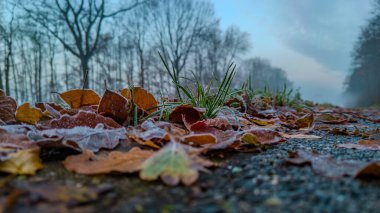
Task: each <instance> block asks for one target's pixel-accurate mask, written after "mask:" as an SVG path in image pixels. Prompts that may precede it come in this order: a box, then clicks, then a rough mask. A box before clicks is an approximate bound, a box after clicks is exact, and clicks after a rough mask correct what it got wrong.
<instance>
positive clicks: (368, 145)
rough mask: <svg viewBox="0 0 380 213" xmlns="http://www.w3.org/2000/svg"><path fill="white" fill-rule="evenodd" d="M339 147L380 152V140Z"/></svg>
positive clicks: (362, 141)
mask: <svg viewBox="0 0 380 213" xmlns="http://www.w3.org/2000/svg"><path fill="white" fill-rule="evenodd" d="M337 147H340V148H347V149H357V150H374V151H379V150H380V140H361V141H359V142H358V143H345V144H338V145H337Z"/></svg>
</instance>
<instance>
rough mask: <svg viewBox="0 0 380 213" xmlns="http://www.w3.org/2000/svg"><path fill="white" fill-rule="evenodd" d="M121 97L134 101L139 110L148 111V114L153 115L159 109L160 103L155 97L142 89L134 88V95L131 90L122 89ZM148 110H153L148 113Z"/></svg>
mask: <svg viewBox="0 0 380 213" xmlns="http://www.w3.org/2000/svg"><path fill="white" fill-rule="evenodd" d="M120 93H121V95H122V96H124V97H126V98H128V99H129V100H132V101H133V103H135V104H136V105H137V106H138V107H139V108H141V109H143V110H145V111H147V112H148V113H152V112H154V111H156V110H157V109H156V108H154V107H157V105H158V102H157V100H156V99H155V98H154V96H153V95H152V94H151V93H149V92H148V91H146V90H145V89H143V88H141V87H134V88H133V94H132V92H131V90H130V89H122V90H121V91H120ZM151 108H154V109H151ZM148 109H151V110H149V111H148Z"/></svg>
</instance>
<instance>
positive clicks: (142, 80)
mask: <svg viewBox="0 0 380 213" xmlns="http://www.w3.org/2000/svg"><path fill="white" fill-rule="evenodd" d="M144 69H145V68H144V56H143V55H142V54H140V86H141V87H142V88H144V83H145V82H144V80H145V79H144V75H145V73H144V71H145V70H144Z"/></svg>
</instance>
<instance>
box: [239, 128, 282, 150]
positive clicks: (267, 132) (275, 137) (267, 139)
mask: <svg viewBox="0 0 380 213" xmlns="http://www.w3.org/2000/svg"><path fill="white" fill-rule="evenodd" d="M240 140H241V141H242V142H244V143H247V144H252V145H257V146H263V145H274V144H278V143H280V142H283V141H284V138H283V137H282V136H281V134H280V133H278V132H277V131H274V130H271V129H266V128H252V129H249V130H246V131H244V134H243V136H242V137H241V138H240Z"/></svg>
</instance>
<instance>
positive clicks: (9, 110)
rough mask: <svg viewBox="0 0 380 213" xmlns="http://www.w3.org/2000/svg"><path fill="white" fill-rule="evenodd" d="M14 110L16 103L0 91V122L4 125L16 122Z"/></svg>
mask: <svg viewBox="0 0 380 213" xmlns="http://www.w3.org/2000/svg"><path fill="white" fill-rule="evenodd" d="M16 108H17V104H16V101H15V100H14V99H13V98H11V97H9V96H7V95H6V94H5V92H4V91H3V90H1V89H0V121H1V122H4V123H13V122H16V118H15V112H16Z"/></svg>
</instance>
